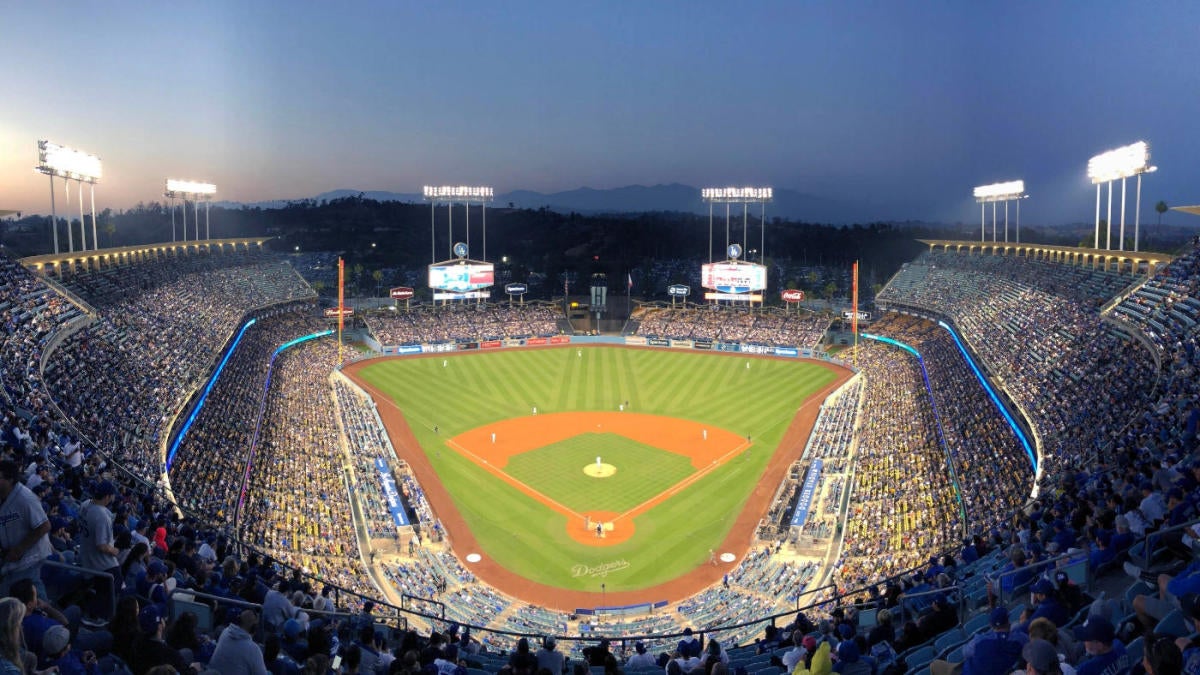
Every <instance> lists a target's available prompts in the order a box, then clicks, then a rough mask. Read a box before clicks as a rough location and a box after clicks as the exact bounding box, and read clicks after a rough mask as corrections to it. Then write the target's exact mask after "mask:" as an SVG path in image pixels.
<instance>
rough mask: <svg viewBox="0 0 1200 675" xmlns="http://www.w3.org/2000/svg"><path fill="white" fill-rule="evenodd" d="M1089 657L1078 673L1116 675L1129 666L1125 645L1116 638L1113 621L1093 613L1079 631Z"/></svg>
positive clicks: (1080, 665)
mask: <svg viewBox="0 0 1200 675" xmlns="http://www.w3.org/2000/svg"><path fill="white" fill-rule="evenodd" d="M1078 637H1079V639H1080V640H1082V641H1083V648H1084V651H1085V652H1086V653H1087V658H1086V659H1085V660H1084V661H1083V662H1081V663H1080V664H1079V666H1078V667H1077V668H1076V669H1075V670H1076V672H1077V673H1078V675H1114V674H1115V673H1121V672H1124V671H1125V670H1126V669H1128V668H1129V657H1128V655H1126V653H1125V645H1123V644H1121V641H1120V640H1118V639H1117V638H1116V631H1115V630H1114V629H1113V625H1112V623H1111V622H1110V621H1109V620H1108V619H1107V618H1105V617H1103V616H1100V615H1097V614H1093V615H1091V616H1089V617H1088V619H1087V621H1086V622H1084V624H1083V626H1082V627H1081V628H1080V629H1079V631H1078Z"/></svg>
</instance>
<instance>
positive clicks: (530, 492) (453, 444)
mask: <svg viewBox="0 0 1200 675" xmlns="http://www.w3.org/2000/svg"><path fill="white" fill-rule="evenodd" d="M446 445H448V446H450V447H452V448H454V449H455V450H457V451H459V452H460V453H462V454H463V455H465V456H466V457H469V458H470V459H471V460H472V461H474V462H475V463H476V464H478V465H480V466H482V467H483V468H485V469H487V470H488V471H490V472H492V474H493V475H495V476H497V477H499V478H500V479H501V480H503V481H504V482H506V483H508V484H509V485H511V486H513V487H515V488H517V489H518V490H521V491H522V492H525V493H526V494H528V495H530V496H532V497H535V498H536V499H538V500H539V501H542V502H545V503H546V505H547V506H549V507H550V508H552V509H554V510H555V511H558V512H559V513H561V514H563V515H565V516H571V517H574V518H577V519H583V517H584V516H583V514H582V513H576V512H575V511H573V510H571V509H569V508H567V507H566V506H563V505H562V504H560V503H558V502H556V501H554V500H553V499H551V498H550V497H547V496H546V495H544V494H542V493H541V492H538V491H537V490H535V489H533V488H532V487H530V486H529V485H528V484H527V483H523V482H521V481H519V480H517V479H516V478H513V477H512V476H510V475H509V474H507V473H505V472H503V471H501V470H500V469H498V468H497V467H496V466H495V465H493V464H490V463H488V461H487V460H486V459H484V458H482V457H480V456H479V455H476V454H475V453H473V452H471V451H470V450H468V449H466V448H464V447H463V446H461V445H459V444H458V443H456V442H454V441H453V440H451V439H446Z"/></svg>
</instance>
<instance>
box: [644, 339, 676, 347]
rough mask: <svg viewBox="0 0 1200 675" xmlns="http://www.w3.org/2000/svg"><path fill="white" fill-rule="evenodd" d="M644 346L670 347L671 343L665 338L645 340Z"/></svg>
mask: <svg viewBox="0 0 1200 675" xmlns="http://www.w3.org/2000/svg"><path fill="white" fill-rule="evenodd" d="M646 344H648V345H650V346H651V347H670V346H671V341H670V340H668V339H666V338H646Z"/></svg>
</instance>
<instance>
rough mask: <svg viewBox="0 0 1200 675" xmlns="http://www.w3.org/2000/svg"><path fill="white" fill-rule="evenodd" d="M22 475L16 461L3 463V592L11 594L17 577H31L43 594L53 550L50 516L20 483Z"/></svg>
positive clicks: (0, 537) (0, 531) (0, 585)
mask: <svg viewBox="0 0 1200 675" xmlns="http://www.w3.org/2000/svg"><path fill="white" fill-rule="evenodd" d="M20 476H21V469H20V468H19V467H18V466H17V464H16V462H13V461H9V460H5V461H2V462H0V551H2V552H3V557H4V562H3V566H0V595H8V592H9V588H10V587H11V586H12V584H13V582H15V581H17V580H18V579H32V580H33V582H34V583H35V584H36V585H37V586H38V587H39V590H40V591H41V593H42V595H43V596H44V595H45V593H46V588H45V586H43V585H42V563H44V562H45V560H46V558H47V557H48V556H49V555H50V554H51V552H52V548H51V546H50V540H49V537H48V536H47V535H48V534H50V519H49V518H47V517H46V512H45V511H44V510H43V509H42V503H41V500H39V499H38V498H37V496H36V495H34V494H33V492H32V491H30V489H29V488H27V487H25V485H24V484H23V483H21V481H20Z"/></svg>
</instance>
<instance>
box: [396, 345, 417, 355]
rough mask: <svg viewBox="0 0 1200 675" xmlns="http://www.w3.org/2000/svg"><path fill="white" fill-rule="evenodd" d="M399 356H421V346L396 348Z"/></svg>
mask: <svg viewBox="0 0 1200 675" xmlns="http://www.w3.org/2000/svg"><path fill="white" fill-rule="evenodd" d="M396 353H397V354H420V353H421V345H400V346H399V347H396Z"/></svg>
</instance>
